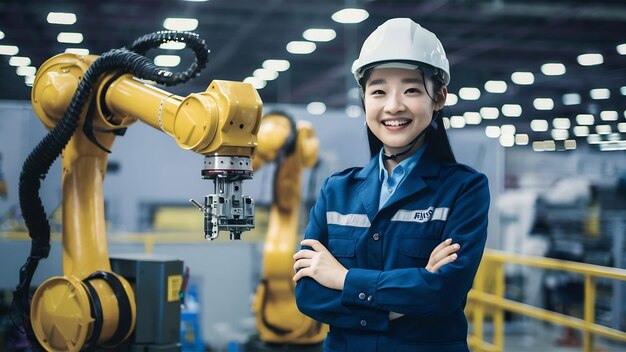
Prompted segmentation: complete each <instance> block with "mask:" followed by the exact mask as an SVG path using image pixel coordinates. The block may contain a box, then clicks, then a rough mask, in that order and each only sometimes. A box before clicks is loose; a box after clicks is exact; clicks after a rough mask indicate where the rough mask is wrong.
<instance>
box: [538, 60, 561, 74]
mask: <svg viewBox="0 0 626 352" xmlns="http://www.w3.org/2000/svg"><path fill="white" fill-rule="evenodd" d="M541 72H542V73H543V74H544V75H546V76H560V75H562V74H564V73H565V65H563V64H561V63H556V62H555V63H547V64H543V65H541Z"/></svg>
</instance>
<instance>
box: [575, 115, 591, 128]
mask: <svg viewBox="0 0 626 352" xmlns="http://www.w3.org/2000/svg"><path fill="white" fill-rule="evenodd" d="M594 122H595V118H594V117H593V115H591V114H578V115H576V123H577V124H579V125H581V126H591V125H593V123H594Z"/></svg>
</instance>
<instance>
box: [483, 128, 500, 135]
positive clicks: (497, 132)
mask: <svg viewBox="0 0 626 352" xmlns="http://www.w3.org/2000/svg"><path fill="white" fill-rule="evenodd" d="M485 135H486V136H487V137H489V138H498V137H500V126H487V127H485Z"/></svg>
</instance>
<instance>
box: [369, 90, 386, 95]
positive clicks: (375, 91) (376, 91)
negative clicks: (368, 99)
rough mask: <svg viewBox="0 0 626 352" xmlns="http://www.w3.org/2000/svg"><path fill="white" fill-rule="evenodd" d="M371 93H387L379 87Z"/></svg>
mask: <svg viewBox="0 0 626 352" xmlns="http://www.w3.org/2000/svg"><path fill="white" fill-rule="evenodd" d="M370 94H372V95H379V94H385V91H383V90H380V89H377V90H373V91H372V92H371V93H370Z"/></svg>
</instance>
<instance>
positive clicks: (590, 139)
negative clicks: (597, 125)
mask: <svg viewBox="0 0 626 352" xmlns="http://www.w3.org/2000/svg"><path fill="white" fill-rule="evenodd" d="M601 142H602V137H600V135H598V134H590V135H588V136H587V143H589V144H600V143H601Z"/></svg>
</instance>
